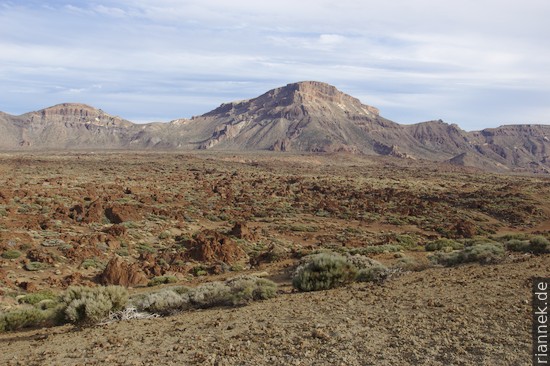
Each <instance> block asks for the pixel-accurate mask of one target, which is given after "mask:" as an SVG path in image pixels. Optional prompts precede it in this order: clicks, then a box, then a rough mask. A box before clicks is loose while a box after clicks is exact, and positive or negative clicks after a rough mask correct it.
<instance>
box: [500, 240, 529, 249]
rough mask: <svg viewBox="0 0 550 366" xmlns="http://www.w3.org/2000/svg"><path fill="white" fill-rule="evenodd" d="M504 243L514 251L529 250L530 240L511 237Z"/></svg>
mask: <svg viewBox="0 0 550 366" xmlns="http://www.w3.org/2000/svg"><path fill="white" fill-rule="evenodd" d="M504 245H505V246H506V249H508V250H510V251H512V252H529V241H527V240H518V239H511V240H509V241H507V242H506V243H505V244H504Z"/></svg>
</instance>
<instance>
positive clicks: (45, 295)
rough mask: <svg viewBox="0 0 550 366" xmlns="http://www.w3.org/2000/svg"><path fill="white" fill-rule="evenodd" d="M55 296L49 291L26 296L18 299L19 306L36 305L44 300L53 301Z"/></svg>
mask: <svg viewBox="0 0 550 366" xmlns="http://www.w3.org/2000/svg"><path fill="white" fill-rule="evenodd" d="M55 299H57V295H56V294H54V293H53V292H52V291H50V290H43V291H39V292H35V293H32V294H27V295H25V296H23V297H21V298H19V299H18V301H19V303H20V304H30V305H36V304H38V303H39V302H41V301H44V300H55Z"/></svg>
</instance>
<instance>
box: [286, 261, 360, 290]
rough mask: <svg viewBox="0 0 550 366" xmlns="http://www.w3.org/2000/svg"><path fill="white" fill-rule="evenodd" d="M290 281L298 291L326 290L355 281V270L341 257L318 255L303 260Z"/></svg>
mask: <svg viewBox="0 0 550 366" xmlns="http://www.w3.org/2000/svg"><path fill="white" fill-rule="evenodd" d="M304 261H305V262H304V264H302V265H300V266H299V267H298V268H297V269H296V272H295V274H294V277H293V279H292V285H293V286H294V287H295V288H297V289H298V290H300V291H318V290H328V289H331V288H335V287H339V286H342V285H344V284H346V283H349V282H351V281H353V280H354V279H355V276H356V273H357V269H356V268H355V267H354V266H353V265H352V264H350V263H348V261H347V260H346V258H344V257H343V256H341V255H338V254H335V253H319V254H313V255H310V256H307V257H305V258H304Z"/></svg>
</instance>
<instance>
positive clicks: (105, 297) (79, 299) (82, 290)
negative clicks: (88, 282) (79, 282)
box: [62, 286, 128, 324]
mask: <svg viewBox="0 0 550 366" xmlns="http://www.w3.org/2000/svg"><path fill="white" fill-rule="evenodd" d="M127 302H128V291H127V290H126V289H125V288H124V287H121V286H107V287H95V288H90V287H82V286H75V287H69V288H68V289H67V291H65V293H64V294H63V297H62V303H63V305H64V309H63V313H64V316H65V319H66V320H67V321H69V322H71V323H79V324H93V323H97V322H99V321H101V320H102V319H104V318H106V317H107V316H108V315H109V312H112V311H119V310H122V309H123V308H124V307H125V306H126V303H127Z"/></svg>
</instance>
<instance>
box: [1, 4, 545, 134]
mask: <svg viewBox="0 0 550 366" xmlns="http://www.w3.org/2000/svg"><path fill="white" fill-rule="evenodd" d="M549 12H550V2H547V1H542V0H525V1H524V2H504V3H503V2H501V1H495V0H477V1H473V0H464V1H462V2H455V3H449V2H440V1H435V0H414V1H411V0H395V1H392V2H387V3H381V2H378V1H372V0H365V1H360V2H359V1H354V0H339V1H331V0H315V1H314V0H302V1H299V2H297V1H295V0H293V1H290V0H280V1H277V2H251V1H246V0H234V1H231V2H228V1H222V0H201V1H199V0H186V1H181V0H154V1H153V0H132V1H130V0H109V1H106V0H103V1H102V0H98V1H94V2H75V1H62V0H56V1H53V0H46V1H37V0H36V1H35V0H29V1H26V2H24V3H23V5H21V3H14V2H11V3H9V2H3V3H2V4H1V6H0V34H2V37H1V38H0V110H4V111H7V112H15V113H22V112H26V111H28V110H33V109H36V108H38V107H42V106H46V105H48V104H50V103H51V104H55V103H60V102H64V101H66V100H64V98H76V97H78V98H82V100H81V101H82V102H86V103H88V104H92V105H96V104H99V105H97V106H98V107H101V108H103V109H104V110H106V111H108V112H111V111H110V110H109V108H113V110H112V113H116V114H119V115H121V116H123V117H125V118H130V117H132V118H136V119H139V120H144V119H146V117H147V116H152V117H154V118H159V117H162V118H163V119H165V120H169V119H174V118H180V117H188V116H190V115H192V114H198V113H204V112H207V111H208V110H209V109H211V108H214V107H216V106H217V105H219V104H220V103H222V102H226V101H229V100H235V99H244V98H250V97H254V96H256V95H259V94H261V93H263V92H265V91H266V90H268V89H270V88H273V87H277V86H280V85H284V84H286V83H289V82H294V81H299V80H321V81H326V82H329V83H331V84H334V85H335V86H337V87H338V88H340V89H342V90H343V91H345V92H348V93H350V94H353V95H355V96H358V97H360V98H361V100H362V101H363V102H365V103H366V104H371V105H375V106H377V107H380V108H381V109H382V113H383V115H384V116H386V117H388V118H391V119H395V120H396V121H397V122H416V121H423V120H428V119H434V118H435V119H436V118H444V119H447V118H449V119H450V120H452V122H456V123H458V124H460V125H461V126H463V127H465V128H474V127H475V128H477V127H484V126H495V125H498V124H499V123H502V122H504V120H506V121H508V122H509V118H512V117H517V118H520V117H521V116H526V117H527V116H529V117H530V118H532V119H533V120H536V121H537V122H539V123H540V122H546V123H550V117H549V116H548V114H547V112H548V109H547V108H546V105H547V102H545V96H547V95H548V94H549V93H550V74H548V72H547V70H548V69H549V68H550V49H548V47H546V43H547V40H546V35H547V34H549V33H550V25H549V23H548V22H547V21H546V19H545V15H546V14H548V13H549ZM94 85H101V88H97V87H94ZM71 90H72V91H73V93H71ZM74 91H78V93H75V92H74ZM144 101H147V103H144ZM516 101H521V103H517V102H516ZM169 103H174V105H169ZM151 111H154V113H153V112H151ZM477 116H480V117H479V118H478V117H477Z"/></svg>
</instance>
